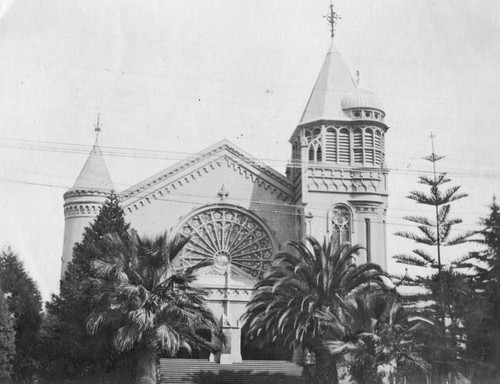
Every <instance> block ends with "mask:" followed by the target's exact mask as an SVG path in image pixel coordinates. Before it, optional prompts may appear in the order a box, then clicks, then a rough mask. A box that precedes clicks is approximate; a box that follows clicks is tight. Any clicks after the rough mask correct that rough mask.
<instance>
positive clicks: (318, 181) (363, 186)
mask: <svg viewBox="0 0 500 384" xmlns="http://www.w3.org/2000/svg"><path fill="white" fill-rule="evenodd" d="M387 173H388V171H387V170H385V169H380V170H375V169H372V170H352V169H338V168H326V167H319V166H318V167H313V166H310V167H307V169H306V177H307V189H308V191H325V192H349V193H352V192H362V193H377V194H384V195H385V194H387V188H386V185H387V182H386V179H387Z"/></svg>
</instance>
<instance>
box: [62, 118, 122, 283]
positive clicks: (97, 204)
mask: <svg viewBox="0 0 500 384" xmlns="http://www.w3.org/2000/svg"><path fill="white" fill-rule="evenodd" d="M95 131H96V140H95V143H94V146H93V147H92V150H91V151H90V154H89V156H88V157H87V161H86V162H85V164H84V166H83V168H82V170H81V172H80V175H79V176H78V178H77V179H76V182H75V184H74V185H73V187H72V188H70V189H69V190H68V191H66V193H65V194H64V218H65V225H64V244H63V252H62V267H61V279H62V278H63V277H64V273H65V272H66V268H67V267H68V263H69V262H70V261H71V258H72V256H73V246H74V245H75V243H76V242H78V241H80V240H81V238H82V235H83V231H84V229H85V227H87V226H88V225H89V223H91V222H92V221H93V220H94V219H95V217H96V216H97V215H98V214H99V211H100V209H101V207H102V205H103V204H104V202H105V201H106V198H107V196H108V195H109V193H110V192H112V191H113V190H114V187H113V182H112V181H111V176H110V175H109V171H108V167H107V166H106V163H105V162H104V158H103V156H102V151H101V148H100V146H99V142H98V137H99V132H100V131H101V126H100V123H99V117H98V118H97V124H96V125H95Z"/></svg>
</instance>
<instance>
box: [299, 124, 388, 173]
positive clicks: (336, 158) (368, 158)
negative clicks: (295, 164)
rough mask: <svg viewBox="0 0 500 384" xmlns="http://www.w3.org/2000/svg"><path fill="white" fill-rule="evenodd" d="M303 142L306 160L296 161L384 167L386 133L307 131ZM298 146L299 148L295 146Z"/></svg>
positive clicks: (371, 129) (367, 128)
mask: <svg viewBox="0 0 500 384" xmlns="http://www.w3.org/2000/svg"><path fill="white" fill-rule="evenodd" d="M302 142H303V143H305V144H306V145H307V158H306V159H300V158H299V157H300V155H299V152H298V151H295V152H294V154H293V155H294V158H295V161H297V160H299V161H302V162H304V161H305V162H309V163H325V165H328V164H337V165H342V166H354V167H360V166H362V167H370V168H376V167H377V168H380V167H383V166H384V130H383V129H382V128H379V127H374V126H355V127H350V126H348V127H345V126H344V127H342V126H328V125H323V126H321V127H315V128H304V130H303V132H302ZM295 145H296V146H297V144H295Z"/></svg>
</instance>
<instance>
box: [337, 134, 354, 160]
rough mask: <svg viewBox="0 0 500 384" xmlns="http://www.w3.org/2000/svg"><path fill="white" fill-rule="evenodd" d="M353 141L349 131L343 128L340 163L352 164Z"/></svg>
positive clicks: (340, 139)
mask: <svg viewBox="0 0 500 384" xmlns="http://www.w3.org/2000/svg"><path fill="white" fill-rule="evenodd" d="M350 147H351V140H350V137H349V130H348V129H347V128H342V129H341V130H340V134H339V163H342V164H350V162H351V152H350V151H351V148H350Z"/></svg>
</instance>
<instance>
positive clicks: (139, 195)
mask: <svg viewBox="0 0 500 384" xmlns="http://www.w3.org/2000/svg"><path fill="white" fill-rule="evenodd" d="M0 181H6V182H11V183H18V184H27V185H34V186H43V187H51V188H58V189H63V190H68V189H69V187H68V186H65V185H57V184H49V183H38V182H30V181H25V180H15V179H11V178H0ZM183 196H185V197H193V198H204V199H206V198H210V197H211V198H213V197H214V196H213V195H201V194H183ZM133 197H135V198H138V199H144V198H146V197H150V194H149V193H135V194H134V195H133ZM231 199H232V200H236V201H238V200H245V201H246V199H243V198H240V199H238V198H233V197H232V198H231ZM155 200H157V201H165V202H174V203H182V204H191V205H192V204H194V205H198V206H200V207H202V206H204V205H206V202H202V203H200V202H195V201H193V200H186V199H179V198H178V197H177V196H176V197H175V198H173V197H172V198H166V197H156V199H155ZM252 202H253V203H254V204H258V205H261V207H258V208H254V209H252V211H256V212H258V211H265V212H268V213H277V214H285V215H289V216H301V213H300V212H292V211H290V208H292V209H296V210H297V209H299V208H303V206H302V205H293V204H285V203H269V202H267V201H252ZM266 205H267V206H270V207H271V208H264V207H263V206H266ZM272 207H275V208H272ZM279 207H284V208H287V210H279ZM328 207H330V206H328ZM326 210H327V209H326V208H325V211H326ZM315 217H317V218H322V219H327V215H326V214H324V215H315ZM386 218H388V219H393V220H402V218H399V217H392V216H386ZM353 221H355V222H363V223H364V220H357V219H354V220H353ZM372 223H373V224H378V225H382V224H388V225H395V226H398V227H411V228H416V227H418V226H419V225H418V224H413V223H408V222H393V221H387V220H385V221H376V220H373V221H372ZM462 227H465V228H464V229H454V231H456V232H470V231H477V230H479V229H480V228H479V227H477V226H474V227H472V226H465V225H462Z"/></svg>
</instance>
